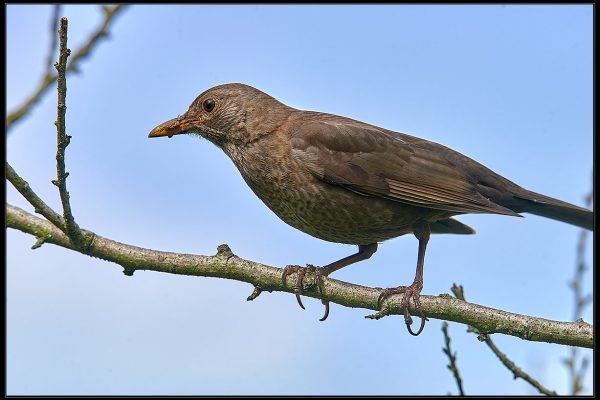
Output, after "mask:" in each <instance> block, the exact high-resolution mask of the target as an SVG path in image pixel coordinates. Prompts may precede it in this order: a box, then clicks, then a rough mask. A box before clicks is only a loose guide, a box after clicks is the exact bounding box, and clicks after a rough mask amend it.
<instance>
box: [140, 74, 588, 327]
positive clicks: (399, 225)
mask: <svg viewBox="0 0 600 400" xmlns="http://www.w3.org/2000/svg"><path fill="white" fill-rule="evenodd" d="M182 133H192V134H197V135H199V136H201V137H203V138H206V139H208V140H209V141H211V142H212V143H214V144H215V145H217V147H219V148H220V149H221V150H223V151H224V152H225V154H227V155H228V156H229V158H231V160H232V161H233V163H234V164H235V166H236V167H237V168H238V169H239V171H240V173H241V174H242V177H243V178H244V180H245V181H246V183H247V184H248V186H250V188H251V189H252V191H254V193H255V194H256V195H257V196H258V197H259V198H260V199H261V200H262V201H263V202H264V203H265V204H266V205H267V206H268V207H269V208H270V209H271V210H272V211H273V212H274V213H275V214H277V216H279V218H281V219H282V220H283V221H285V222H286V223H288V224H289V225H291V226H293V227H295V228H297V229H299V230H301V231H303V232H306V233H308V234H310V235H312V236H315V237H317V238H320V239H323V240H327V241H330V242H337V243H347V244H354V245H358V252H357V253H356V254H353V255H351V256H348V257H345V258H343V259H341V260H338V261H336V262H333V263H331V264H328V265H326V266H324V267H320V268H317V267H313V266H310V265H307V267H305V268H303V267H299V266H295V265H289V266H287V267H286V268H285V269H284V272H283V275H282V279H283V282H284V284H285V281H286V277H287V276H288V275H290V274H292V273H295V272H297V273H298V277H297V280H296V282H297V283H296V287H295V293H296V298H297V300H298V303H299V304H300V306H301V307H302V308H304V306H303V305H302V301H301V300H300V295H301V294H302V283H303V278H304V275H305V274H306V272H307V271H313V272H314V273H315V274H316V277H317V283H318V284H317V286H318V288H319V290H320V292H321V297H323V285H322V277H324V276H328V275H329V274H331V273H332V272H334V271H336V270H338V269H340V268H343V267H345V266H348V265H350V264H353V263H355V262H358V261H362V260H366V259H368V258H369V257H371V256H372V255H373V253H375V251H376V250H377V244H378V243H379V242H383V241H384V240H387V239H391V238H394V237H397V236H401V235H404V234H407V233H413V234H414V235H415V236H416V237H417V239H418V240H419V251H418V258H417V270H416V274H415V279H414V282H413V283H412V284H411V285H409V286H398V287H395V288H390V289H384V290H383V291H382V292H381V295H380V296H379V299H378V307H379V308H381V304H382V301H383V300H385V299H386V298H387V297H389V296H391V295H393V294H402V300H401V305H402V307H403V309H404V317H405V320H406V325H407V327H408V330H409V332H410V333H411V334H413V335H415V336H416V335H418V334H419V333H420V332H421V331H422V329H423V327H424V324H425V320H426V318H425V317H424V314H423V311H422V309H421V305H420V302H419V296H420V292H421V289H422V288H423V263H424V258H425V248H426V246H427V242H428V240H429V235H430V233H456V234H472V233H474V232H475V231H474V230H473V229H472V228H470V227H469V226H467V225H465V224H463V223H461V222H459V221H457V220H456V219H454V218H452V216H454V215H457V214H466V213H488V214H502V215H511V216H520V215H519V214H518V213H520V212H528V213H532V214H537V215H541V216H544V217H547V218H552V219H556V220H559V221H563V222H566V223H569V224H572V225H576V226H579V227H582V228H586V229H589V230H593V214H592V212H591V211H590V210H587V209H585V208H581V207H578V206H575V205H572V204H569V203H566V202H563V201H560V200H556V199H553V198H551V197H548V196H544V195H541V194H538V193H534V192H531V191H529V190H526V189H523V188H522V187H520V186H518V185H517V184H515V183H513V182H511V181H509V180H508V179H506V178H504V177H502V176H500V175H498V174H497V173H495V172H493V171H491V170H490V169H488V168H486V167H485V166H483V165H481V164H479V163H478V162H476V161H474V160H472V159H470V158H468V157H466V156H464V155H462V154H460V153H458V152H456V151H454V150H452V149H449V148H448V147H445V146H442V145H440V144H437V143H434V142H430V141H427V140H424V139H419V138H417V137H414V136H410V135H407V134H404V133H398V132H393V131H390V130H387V129H384V128H379V127H377V126H374V125H369V124H366V123H364V122H360V121H356V120H353V119H350V118H346V117H341V116H338V115H332V114H326V113H321V112H314V111H303V110H297V109H295V108H292V107H289V106H287V105H285V104H283V103H281V102H279V101H278V100H276V99H275V98H273V97H271V96H269V95H268V94H266V93H263V92H261V91H260V90H258V89H255V88H253V87H251V86H247V85H243V84H239V83H230V84H225V85H220V86H215V87H213V88H211V89H209V90H207V91H205V92H204V93H202V94H201V95H200V96H198V97H197V98H196V99H195V100H194V101H193V102H192V104H191V106H190V107H189V109H188V111H187V112H186V113H185V114H183V115H181V116H179V117H177V118H174V119H172V120H169V121H167V122H165V123H163V124H161V125H159V126H157V127H156V128H154V129H153V130H152V131H151V132H150V134H149V137H160V136H169V137H171V136H173V135H178V134H182ZM411 299H412V300H413V301H414V303H415V308H416V309H417V310H418V311H419V313H420V316H421V326H420V327H419V330H418V332H417V333H414V332H413V331H412V330H411V328H410V326H411V324H412V319H411V317H410V314H409V312H408V306H409V301H410V300H411ZM322 301H323V304H324V305H325V315H324V316H323V318H321V320H325V319H326V318H327V316H328V314H329V303H328V302H327V301H325V300H322Z"/></svg>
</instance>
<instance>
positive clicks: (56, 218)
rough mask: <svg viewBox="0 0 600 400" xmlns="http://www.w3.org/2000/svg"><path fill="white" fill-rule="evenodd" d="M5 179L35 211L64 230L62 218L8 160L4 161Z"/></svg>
mask: <svg viewBox="0 0 600 400" xmlns="http://www.w3.org/2000/svg"><path fill="white" fill-rule="evenodd" d="M5 171H6V179H8V181H9V182H10V183H12V185H13V186H14V187H15V189H17V190H18V191H19V193H21V195H22V196H23V197H25V199H26V200H27V201H28V202H29V204H31V205H32V206H33V208H34V209H35V212H36V213H39V214H42V215H43V216H44V217H46V219H47V220H48V221H50V222H52V223H53V224H54V226H56V227H57V228H58V229H60V230H61V231H63V232H66V228H65V222H64V220H63V218H62V217H61V216H60V215H59V214H58V213H57V212H56V211H54V210H53V209H52V208H50V206H49V205H47V204H46V203H45V202H44V200H42V199H40V198H39V197H38V195H37V194H35V192H34V191H33V190H32V189H31V187H30V186H29V183H27V181H25V179H23V178H21V177H20V176H19V174H17V172H16V171H15V170H14V169H13V167H11V166H10V164H9V163H8V161H7V162H6V168H5Z"/></svg>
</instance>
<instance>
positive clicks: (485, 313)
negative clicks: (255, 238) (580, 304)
mask: <svg viewBox="0 0 600 400" xmlns="http://www.w3.org/2000/svg"><path fill="white" fill-rule="evenodd" d="M6 224H7V227H9V228H14V229H18V230H20V231H22V232H25V233H28V234H31V235H34V236H36V237H38V238H43V239H44V240H45V241H46V242H48V243H53V244H56V245H59V246H62V247H65V248H68V249H71V250H75V251H79V252H80V253H82V254H87V255H89V256H92V257H98V258H100V259H103V260H107V261H112V262H114V263H117V264H119V265H121V266H122V267H123V268H125V273H126V274H128V275H131V274H132V273H133V272H134V271H136V270H148V271H157V272H166V273H171V274H179V275H192V276H205V277H218V278H225V279H234V280H238V281H242V282H248V283H251V284H252V285H254V286H255V287H258V288H260V289H261V290H266V291H274V290H275V291H283V292H289V293H293V292H294V285H295V283H296V282H295V281H296V279H295V276H291V278H292V279H288V281H287V286H284V285H283V283H282V281H281V273H282V270H281V269H280V268H274V267H270V266H267V265H264V264H261V263H258V262H254V261H249V260H244V259H242V258H240V257H237V256H235V255H234V254H233V253H232V252H231V250H230V249H229V247H227V246H226V245H222V246H219V251H218V252H217V254H216V255H214V256H201V255H192V254H178V253H170V252H162V251H156V250H149V249H144V248H141V247H136V246H131V245H127V244H124V243H119V242H116V241H113V240H110V239H106V238H103V237H101V236H99V235H96V234H94V233H93V232H90V231H86V230H82V235H83V237H84V240H85V241H86V242H88V243H90V244H89V245H88V246H87V248H86V249H84V250H77V249H76V248H75V247H74V246H73V244H72V243H71V242H70V241H69V239H68V237H67V236H65V234H64V233H62V232H61V231H60V230H59V229H58V228H56V227H55V226H54V225H52V224H51V223H49V222H47V221H44V220H42V219H41V218H38V217H36V216H35V215H32V214H30V213H28V212H26V211H24V210H22V209H20V208H18V207H15V206H12V205H10V204H7V205H6ZM305 284H307V285H309V286H310V287H308V288H307V289H306V290H305V293H304V294H305V295H306V296H310V297H314V298H319V290H318V289H317V288H316V286H315V279H314V275H313V274H310V275H308V274H307V276H306V277H305ZM323 284H324V289H325V298H326V299H327V300H329V301H332V302H335V303H337V304H340V305H343V306H346V307H353V308H366V309H370V310H376V309H377V298H378V296H379V294H380V292H381V289H379V288H369V287H365V286H359V285H354V284H350V283H346V282H342V281H338V280H336V279H331V278H325V279H323ZM421 305H422V307H423V311H424V313H425V315H426V316H427V317H430V318H437V319H444V320H448V321H454V322H459V323H463V324H468V325H471V326H473V327H475V328H476V329H477V330H478V331H480V332H482V333H504V334H507V335H512V336H516V337H519V338H522V339H525V340H531V341H541V342H550V343H557V344H565V345H572V346H580V347H588V348H591V347H592V346H593V344H594V330H593V326H592V325H590V324H587V323H585V322H583V321H581V320H579V321H577V322H559V321H551V320H547V319H543V318H535V317H529V316H525V315H519V314H513V313H509V312H506V311H502V310H496V309H493V308H488V307H484V306H480V305H477V304H473V303H467V302H465V301H461V300H458V299H454V298H453V297H452V296H450V295H448V294H445V295H440V296H426V295H423V296H421ZM385 307H386V308H385V310H384V311H383V312H379V313H377V314H375V315H374V316H370V317H371V318H375V319H377V318H381V317H383V316H385V315H390V314H397V315H402V314H403V311H404V310H403V309H402V308H401V306H400V299H399V297H398V296H393V297H391V298H390V299H388V300H387V301H386V302H385ZM410 311H411V312H415V311H416V310H414V306H412V305H411V310H410Z"/></svg>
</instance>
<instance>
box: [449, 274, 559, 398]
mask: <svg viewBox="0 0 600 400" xmlns="http://www.w3.org/2000/svg"><path fill="white" fill-rule="evenodd" d="M451 290H452V293H454V296H456V298H457V299H459V300H463V301H466V300H465V293H464V289H463V287H462V285H460V286H459V285H457V284H453V285H452V288H451ZM469 329H470V330H471V331H473V332H474V333H476V334H477V335H478V339H480V340H482V341H484V342H485V344H487V346H488V347H489V348H490V349H491V350H492V352H493V353H494V354H495V355H496V357H498V359H499V360H500V361H501V362H502V364H504V366H505V367H506V368H508V369H509V370H510V371H511V372H512V373H513V376H514V379H517V378H521V379H523V380H524V381H526V382H528V383H529V384H530V385H531V386H533V387H534V388H536V389H537V390H538V391H539V392H540V393H542V394H545V395H546V396H558V393H556V392H555V391H554V390H550V389H548V388H546V387H545V386H543V385H542V384H541V383H540V382H538V381H537V380H536V379H534V378H533V377H532V376H531V375H529V374H528V373H526V372H525V371H523V370H522V369H521V368H519V367H518V366H517V365H516V364H515V363H514V362H513V361H511V360H510V359H509V358H508V357H507V356H506V354H504V353H503V352H501V351H500V349H498V347H497V346H496V344H495V343H494V341H493V340H492V338H491V337H490V336H489V335H487V334H484V333H481V332H479V330H477V329H476V328H474V327H472V326H470V327H469Z"/></svg>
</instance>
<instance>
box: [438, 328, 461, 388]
mask: <svg viewBox="0 0 600 400" xmlns="http://www.w3.org/2000/svg"><path fill="white" fill-rule="evenodd" d="M442 332H444V343H445V347H444V348H443V349H442V351H443V352H444V354H446V355H447V356H448V359H449V360H450V364H448V365H447V367H448V369H449V370H450V371H451V372H452V375H453V376H454V380H455V381H456V385H457V386H458V394H459V395H460V396H464V395H465V392H464V390H463V386H462V378H461V377H460V372H459V371H458V366H457V365H456V353H454V354H453V353H452V349H451V348H450V335H449V334H448V323H447V322H446V321H444V322H442Z"/></svg>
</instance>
